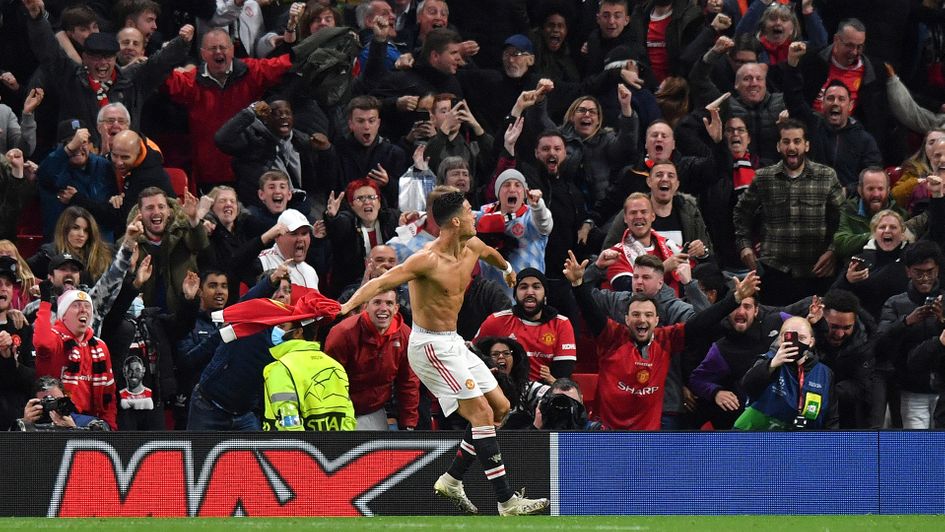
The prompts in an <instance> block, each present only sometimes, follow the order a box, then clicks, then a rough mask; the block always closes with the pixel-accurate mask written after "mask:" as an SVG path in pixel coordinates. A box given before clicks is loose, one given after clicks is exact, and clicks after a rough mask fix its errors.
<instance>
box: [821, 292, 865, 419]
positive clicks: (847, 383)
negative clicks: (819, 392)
mask: <svg viewBox="0 0 945 532" xmlns="http://www.w3.org/2000/svg"><path fill="white" fill-rule="evenodd" d="M860 315H868V314H865V313H863V312H861V310H860V300H859V299H857V297H856V296H855V295H854V294H853V293H851V292H848V291H846V290H841V289H833V290H830V291H829V292H827V293H826V294H824V297H823V300H822V301H821V300H820V298H817V297H815V298H813V301H812V302H811V305H810V313H809V315H808V316H807V319H808V321H809V322H810V323H811V325H812V326H813V328H814V338H815V339H816V341H817V346H818V348H817V353H818V355H820V362H821V363H822V364H824V365H826V366H827V367H828V368H830V369H831V370H833V375H834V377H833V381H834V386H835V390H834V392H835V394H836V397H837V403H838V407H839V412H840V428H841V429H866V428H881V427H871V426H870V407H871V396H872V386H873V384H872V381H873V366H874V356H873V349H874V344H875V340H876V336H875V335H874V332H875V329H876V324H875V323H874V322H873V320H872V319H869V320H868V321H865V320H863V319H861V318H860Z"/></svg>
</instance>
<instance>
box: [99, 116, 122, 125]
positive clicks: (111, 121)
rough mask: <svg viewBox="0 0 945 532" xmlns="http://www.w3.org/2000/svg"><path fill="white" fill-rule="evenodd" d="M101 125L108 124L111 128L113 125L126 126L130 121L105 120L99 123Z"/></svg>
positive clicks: (119, 119) (118, 119) (120, 119)
mask: <svg viewBox="0 0 945 532" xmlns="http://www.w3.org/2000/svg"><path fill="white" fill-rule="evenodd" d="M99 123H100V124H108V125H110V126H111V125H115V124H121V125H123V126H125V125H128V120H126V119H124V118H103V119H102V120H101V121H99Z"/></svg>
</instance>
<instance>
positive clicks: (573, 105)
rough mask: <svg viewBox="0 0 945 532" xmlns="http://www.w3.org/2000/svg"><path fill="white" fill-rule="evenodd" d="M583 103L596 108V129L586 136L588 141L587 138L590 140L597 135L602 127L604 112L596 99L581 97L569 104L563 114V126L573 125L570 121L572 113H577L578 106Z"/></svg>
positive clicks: (572, 116)
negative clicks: (591, 104) (590, 104)
mask: <svg viewBox="0 0 945 532" xmlns="http://www.w3.org/2000/svg"><path fill="white" fill-rule="evenodd" d="M584 102H591V103H593V104H594V107H596V108H597V128H595V129H594V131H593V132H592V133H591V134H590V135H588V136H587V138H588V139H589V138H592V137H593V136H594V135H596V134H598V133H599V132H600V130H601V128H602V127H603V125H604V110H603V109H602V108H601V106H600V102H599V101H598V100H597V98H595V97H593V96H581V97H579V98H576V99H575V100H574V101H573V102H571V106H570V107H568V111H567V112H566V113H564V124H563V125H567V124H572V123H573V122H572V120H573V119H574V113H576V112H577V108H578V106H579V105H581V104H582V103H584ZM582 140H587V139H582Z"/></svg>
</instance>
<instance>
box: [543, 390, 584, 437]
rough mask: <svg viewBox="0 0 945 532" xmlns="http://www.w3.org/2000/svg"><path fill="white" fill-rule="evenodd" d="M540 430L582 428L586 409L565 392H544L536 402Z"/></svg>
mask: <svg viewBox="0 0 945 532" xmlns="http://www.w3.org/2000/svg"><path fill="white" fill-rule="evenodd" d="M538 408H539V409H540V410H541V428H542V430H574V429H584V428H585V426H586V425H587V410H585V408H584V405H582V404H581V403H580V402H579V401H577V400H576V399H574V398H572V397H569V396H567V395H565V394H563V393H562V394H552V393H550V392H549V393H546V394H545V395H544V396H543V397H542V398H541V401H540V402H539V403H538Z"/></svg>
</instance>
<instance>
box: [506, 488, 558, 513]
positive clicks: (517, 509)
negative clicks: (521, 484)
mask: <svg viewBox="0 0 945 532" xmlns="http://www.w3.org/2000/svg"><path fill="white" fill-rule="evenodd" d="M547 507H548V499H526V498H525V488H522V491H519V492H518V493H515V494H513V495H512V498H511V499H509V500H507V501H505V502H500V503H499V515H501V516H503V517H504V516H508V515H532V514H537V513H538V512H541V511H542V510H544V509H545V508H547Z"/></svg>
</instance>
